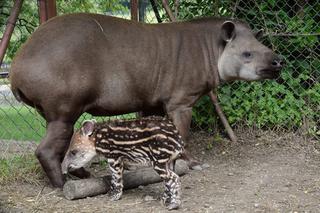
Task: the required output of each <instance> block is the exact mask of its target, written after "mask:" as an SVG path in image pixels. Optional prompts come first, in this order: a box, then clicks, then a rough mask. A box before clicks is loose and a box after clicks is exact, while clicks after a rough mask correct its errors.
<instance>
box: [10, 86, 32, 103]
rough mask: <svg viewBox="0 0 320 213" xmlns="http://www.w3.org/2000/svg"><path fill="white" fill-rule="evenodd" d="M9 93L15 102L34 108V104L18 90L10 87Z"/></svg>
mask: <svg viewBox="0 0 320 213" xmlns="http://www.w3.org/2000/svg"><path fill="white" fill-rule="evenodd" d="M11 91H12V93H13V96H14V97H15V98H16V99H17V101H19V102H23V103H25V104H27V105H29V106H31V107H35V106H34V103H33V102H32V101H31V100H30V99H28V98H27V96H26V95H25V94H24V93H23V92H22V91H21V90H20V89H19V88H15V87H11Z"/></svg>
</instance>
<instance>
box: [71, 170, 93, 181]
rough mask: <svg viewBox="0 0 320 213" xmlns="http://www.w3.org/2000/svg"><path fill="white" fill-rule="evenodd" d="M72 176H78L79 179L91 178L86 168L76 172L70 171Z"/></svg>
mask: <svg viewBox="0 0 320 213" xmlns="http://www.w3.org/2000/svg"><path fill="white" fill-rule="evenodd" d="M70 174H71V175H73V176H76V177H78V178H81V179H84V178H89V177H91V174H90V172H88V171H86V170H85V169H84V168H80V169H76V170H74V171H70Z"/></svg>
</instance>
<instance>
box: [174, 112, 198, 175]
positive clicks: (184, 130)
mask: <svg viewBox="0 0 320 213" xmlns="http://www.w3.org/2000/svg"><path fill="white" fill-rule="evenodd" d="M168 115H169V117H170V118H171V119H172V121H173V123H174V125H175V126H176V127H177V129H178V131H179V134H180V135H181V137H182V139H183V140H184V141H187V139H188V137H189V132H190V124H191V118H192V108H191V107H186V108H179V109H176V110H173V111H171V112H168ZM182 158H183V159H185V160H186V161H187V162H188V166H189V168H190V169H192V168H193V167H195V166H197V165H199V162H198V161H196V160H195V159H194V158H193V157H192V156H191V154H190V153H189V152H188V151H187V150H185V152H184V153H183V154H182Z"/></svg>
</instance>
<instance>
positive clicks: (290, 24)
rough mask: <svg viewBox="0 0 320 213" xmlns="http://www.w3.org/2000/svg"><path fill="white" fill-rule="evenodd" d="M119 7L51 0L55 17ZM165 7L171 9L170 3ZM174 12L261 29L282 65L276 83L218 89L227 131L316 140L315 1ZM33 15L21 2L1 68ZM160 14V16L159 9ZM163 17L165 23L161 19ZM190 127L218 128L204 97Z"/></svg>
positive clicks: (3, 11)
mask: <svg viewBox="0 0 320 213" xmlns="http://www.w3.org/2000/svg"><path fill="white" fill-rule="evenodd" d="M123 2H125V1H116V0H57V8H58V13H59V14H63V13H71V12H93V13H103V14H106V13H110V12H113V13H118V14H120V15H121V14H123V15H122V16H123V17H125V18H128V14H129V11H128V8H127V7H125V6H124V4H123ZM158 2H160V1H158ZM169 2H170V4H171V6H172V8H174V1H173V0H170V1H169ZM12 5H13V3H12V1H1V2H0V32H1V33H0V34H2V32H3V31H4V27H5V23H6V20H7V17H8V14H9V12H10V8H11V7H12ZM159 8H160V7H159ZM148 9H149V10H150V6H149V7H148ZM178 9H179V10H178V11H179V14H178V15H179V16H178V17H179V19H180V20H187V19H191V18H194V17H203V16H226V17H233V18H239V19H243V20H246V21H247V22H248V23H249V24H250V25H251V27H252V28H253V29H254V30H259V29H264V30H265V36H264V37H263V39H262V42H263V43H264V44H265V45H267V46H269V47H270V48H272V49H274V50H275V51H276V52H277V53H279V54H281V55H282V56H283V57H284V59H285V62H286V66H285V68H284V69H283V71H282V74H281V77H280V78H278V79H277V80H272V81H271V80H270V81H264V82H250V83H248V82H235V83H232V84H225V85H221V86H220V87H219V88H218V96H219V100H220V104H221V106H222V108H223V111H224V112H225V114H226V116H227V118H228V120H229V122H230V124H231V125H232V126H251V127H257V128H281V129H286V130H290V131H291V130H297V129H302V130H303V131H304V133H311V134H313V135H315V136H319V135H320V83H319V76H320V59H319V58H320V57H319V52H320V45H319V33H320V14H319V11H320V2H319V1H304V0H296V1H292V2H290V3H289V1H284V0H266V1H254V0H235V1H233V0H232V1H231V0H219V1H218V0H181V1H180V4H179V8H178ZM37 13H38V11H37V4H36V1H24V4H23V8H22V13H21V14H20V16H19V21H18V23H17V27H16V30H15V34H14V36H13V38H12V40H11V42H10V47H9V50H8V52H7V56H6V58H5V59H6V62H7V63H10V61H11V60H12V57H13V56H14V54H15V52H16V50H17V49H18V48H19V47H20V45H21V44H22V43H24V42H25V41H26V39H27V38H28V37H29V36H30V34H31V33H32V32H33V31H34V30H35V28H36V27H37V26H38V15H37ZM160 14H165V13H164V11H163V9H162V10H161V11H160ZM163 18H165V19H167V17H165V15H163ZM193 126H194V127H196V128H200V129H204V130H208V129H209V130H211V129H216V128H217V127H219V126H221V125H220V124H219V121H218V120H217V118H216V114H215V112H214V109H213V106H212V104H211V102H210V101H209V98H208V97H203V98H202V99H201V100H200V101H199V103H198V104H197V105H196V107H195V108H194V110H193Z"/></svg>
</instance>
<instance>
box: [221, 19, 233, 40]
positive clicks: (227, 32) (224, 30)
mask: <svg viewBox="0 0 320 213" xmlns="http://www.w3.org/2000/svg"><path fill="white" fill-rule="evenodd" d="M235 28H236V27H235V25H234V23H233V22H232V21H225V22H224V23H223V24H222V26H221V36H222V39H223V40H224V41H226V42H229V41H231V40H232V39H234V38H235V37H236V30H235Z"/></svg>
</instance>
